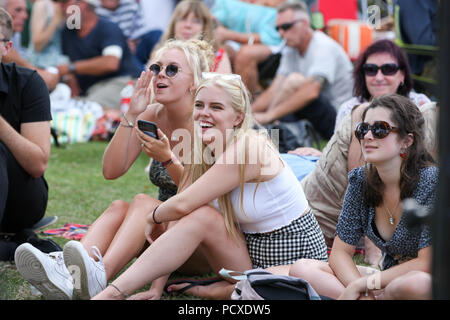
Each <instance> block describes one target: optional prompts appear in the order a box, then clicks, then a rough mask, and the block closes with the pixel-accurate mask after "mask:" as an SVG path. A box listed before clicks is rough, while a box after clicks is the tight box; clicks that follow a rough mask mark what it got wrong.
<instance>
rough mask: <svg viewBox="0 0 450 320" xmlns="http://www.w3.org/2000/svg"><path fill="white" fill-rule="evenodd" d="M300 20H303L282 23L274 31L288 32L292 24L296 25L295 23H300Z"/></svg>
mask: <svg viewBox="0 0 450 320" xmlns="http://www.w3.org/2000/svg"><path fill="white" fill-rule="evenodd" d="M302 20H303V19H297V20H294V21H292V22H288V23H282V24H280V25H279V26H276V27H275V30H277V31H278V32H279V31H280V29H281V30H283V31H288V30H289V29H290V28H292V26H293V25H294V24H296V23H297V22H300V21H302Z"/></svg>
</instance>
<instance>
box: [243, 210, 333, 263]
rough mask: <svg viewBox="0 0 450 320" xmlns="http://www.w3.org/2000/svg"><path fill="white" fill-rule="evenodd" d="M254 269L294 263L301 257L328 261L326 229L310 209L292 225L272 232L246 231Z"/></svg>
mask: <svg viewBox="0 0 450 320" xmlns="http://www.w3.org/2000/svg"><path fill="white" fill-rule="evenodd" d="M245 240H246V241H247V248H248V252H249V254H250V259H251V260H252V263H253V268H263V269H264V268H268V267H273V266H279V265H287V264H292V263H294V262H295V261H297V260H298V259H303V258H305V259H316V260H322V261H327V260H328V255H327V246H326V244H325V238H324V236H323V233H322V230H321V229H320V227H319V224H318V223H317V220H316V218H315V216H314V214H313V213H312V211H311V210H310V211H309V212H308V213H306V214H304V215H303V216H301V217H300V218H297V219H296V220H294V221H292V222H291V223H290V224H289V225H287V226H285V227H283V228H281V229H278V230H275V231H273V232H270V233H246V234H245Z"/></svg>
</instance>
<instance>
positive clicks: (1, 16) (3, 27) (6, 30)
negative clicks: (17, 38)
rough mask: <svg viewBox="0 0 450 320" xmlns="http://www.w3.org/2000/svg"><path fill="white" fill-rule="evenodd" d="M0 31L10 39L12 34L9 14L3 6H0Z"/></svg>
mask: <svg viewBox="0 0 450 320" xmlns="http://www.w3.org/2000/svg"><path fill="white" fill-rule="evenodd" d="M0 31H1V32H2V33H3V35H4V36H5V38H7V39H11V38H12V36H13V34H14V29H13V24H12V18H11V15H10V14H9V13H8V11H6V10H5V9H3V8H0Z"/></svg>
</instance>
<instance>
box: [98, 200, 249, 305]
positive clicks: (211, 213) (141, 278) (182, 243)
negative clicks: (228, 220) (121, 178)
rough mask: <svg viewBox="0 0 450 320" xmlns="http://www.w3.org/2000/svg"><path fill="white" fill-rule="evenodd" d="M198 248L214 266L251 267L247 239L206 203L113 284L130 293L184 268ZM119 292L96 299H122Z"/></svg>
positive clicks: (108, 290) (108, 292)
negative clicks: (235, 233)
mask: <svg viewBox="0 0 450 320" xmlns="http://www.w3.org/2000/svg"><path fill="white" fill-rule="evenodd" d="M197 248H199V249H200V250H201V252H202V253H204V255H205V257H206V259H207V261H208V263H209V265H210V266H211V268H212V269H213V270H214V271H215V272H218V271H219V270H220V269H221V268H222V267H223V268H227V269H232V270H239V271H244V270H247V269H251V267H252V264H251V261H250V257H249V255H248V251H247V246H246V243H245V239H244V237H243V236H242V235H240V236H239V238H238V239H233V237H232V236H230V235H229V234H228V232H227V230H226V228H225V222H224V220H223V216H222V215H221V214H220V213H219V212H218V211H217V210H215V209H214V208H212V207H210V206H203V207H201V208H199V209H197V210H195V211H193V212H192V213H190V214H189V215H187V216H185V217H183V218H182V219H180V220H179V221H178V222H177V223H176V224H175V225H174V226H173V227H171V228H169V229H168V230H167V231H166V232H165V233H164V234H162V235H161V236H160V237H159V238H158V239H157V240H156V241H155V242H154V243H153V244H152V245H151V246H150V247H148V248H147V249H146V250H145V252H144V253H143V254H142V255H141V256H140V257H139V258H138V259H137V260H136V261H135V262H134V263H133V264H132V265H131V266H130V268H128V269H127V270H126V271H125V272H124V273H122V274H121V275H120V276H119V277H118V278H117V279H116V280H114V285H115V286H116V287H118V288H120V291H121V292H122V293H125V294H131V293H133V292H135V291H136V290H138V289H139V288H142V287H143V286H145V285H146V284H148V283H150V282H152V281H153V280H155V279H158V278H159V277H161V276H164V275H167V274H170V273H171V272H173V271H175V270H177V269H178V268H179V267H181V266H182V265H183V264H184V263H185V262H186V261H187V260H188V259H189V258H190V257H191V256H192V254H193V253H194V252H195V251H196V250H197ZM120 298H123V296H122V295H121V294H119V293H118V291H117V290H116V289H115V288H114V287H112V286H109V287H107V288H106V289H105V290H104V291H102V292H101V293H99V294H98V295H97V296H96V297H94V299H120Z"/></svg>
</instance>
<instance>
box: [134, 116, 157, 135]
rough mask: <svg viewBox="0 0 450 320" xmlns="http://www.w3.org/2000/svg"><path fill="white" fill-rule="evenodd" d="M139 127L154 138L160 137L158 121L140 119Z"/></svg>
mask: <svg viewBox="0 0 450 320" xmlns="http://www.w3.org/2000/svg"><path fill="white" fill-rule="evenodd" d="M138 128H139V130H141V131H142V132H144V133H145V134H146V135H148V136H150V137H152V138H154V139H159V138H158V127H157V125H156V123H154V122H151V121H146V120H138Z"/></svg>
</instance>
